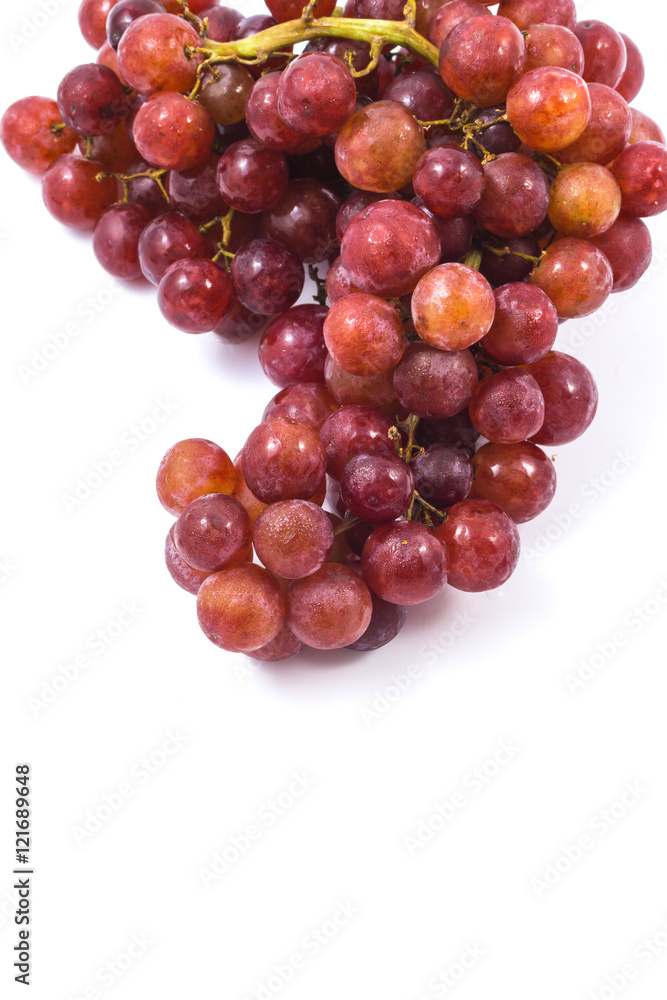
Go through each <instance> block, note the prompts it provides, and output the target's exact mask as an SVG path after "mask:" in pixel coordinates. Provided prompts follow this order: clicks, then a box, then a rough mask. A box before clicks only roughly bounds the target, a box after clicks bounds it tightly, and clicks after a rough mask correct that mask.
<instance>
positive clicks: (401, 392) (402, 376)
mask: <svg viewBox="0 0 667 1000" xmlns="http://www.w3.org/2000/svg"><path fill="white" fill-rule="evenodd" d="M477 382H478V376H477V365H476V364H475V359H474V357H473V355H472V353H471V351H469V350H464V351H439V350H437V349H436V348H435V347H431V346H430V345H429V344H423V343H419V342H418V341H415V343H413V344H410V346H409V347H408V349H407V351H406V352H405V354H404V355H403V359H402V360H401V362H400V364H399V365H397V367H396V369H395V371H394V388H395V389H396V393H397V395H398V398H399V400H400V401H401V403H402V404H403V405H404V406H405V408H406V409H407V410H408V411H409V412H410V413H414V414H416V415H417V416H418V417H427V418H429V419H434V418H435V419H442V418H443V417H452V416H453V415H454V414H455V413H459V412H460V411H461V410H462V409H463V407H464V406H467V405H468V403H469V402H470V400H471V399H472V397H473V395H474V394H475V390H476V389H477Z"/></svg>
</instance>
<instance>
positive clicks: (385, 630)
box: [346, 592, 408, 653]
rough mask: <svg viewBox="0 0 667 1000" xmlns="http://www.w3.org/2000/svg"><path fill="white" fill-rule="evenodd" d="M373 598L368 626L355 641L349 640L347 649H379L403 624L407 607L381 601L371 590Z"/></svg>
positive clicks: (395, 634) (394, 636)
mask: <svg viewBox="0 0 667 1000" xmlns="http://www.w3.org/2000/svg"><path fill="white" fill-rule="evenodd" d="M371 597H372V599H373V613H372V614H371V620H370V622H369V624H368V628H367V629H366V631H365V632H364V633H363V635H362V636H360V638H359V639H357V640H356V642H351V643H350V644H349V646H347V647H346V648H347V649H354V650H355V652H359V653H367V652H370V651H371V650H373V649H380V648H381V647H382V646H386V645H387V643H388V642H391V640H392V639H395V638H396V636H397V635H398V633H399V632H400V631H401V629H402V628H403V626H404V625H405V619H406V618H407V614H408V609H407V608H404V607H402V606H401V605H400V604H390V603H389V601H383V600H382V598H381V597H378V595H377V594H374V593H373V592H371Z"/></svg>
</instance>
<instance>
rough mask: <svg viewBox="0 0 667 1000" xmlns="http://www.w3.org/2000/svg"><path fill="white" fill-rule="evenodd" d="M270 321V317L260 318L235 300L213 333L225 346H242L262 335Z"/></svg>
mask: <svg viewBox="0 0 667 1000" xmlns="http://www.w3.org/2000/svg"><path fill="white" fill-rule="evenodd" d="M270 321H271V317H270V316H260V315H259V313H254V312H252V310H250V309H246V307H245V306H244V305H243V303H242V302H239V300H238V299H237V298H235V299H234V300H233V302H232V304H231V306H230V308H229V309H228V311H227V312H226V313H225V315H224V316H223V317H222V321H221V322H220V323H218V325H217V326H216V328H215V330H214V331H213V333H214V334H215V335H216V337H219V338H220V340H222V341H223V342H224V343H225V344H244V343H245V342H246V341H247V340H250V339H251V338H252V337H254V336H256V335H257V334H261V333H263V332H264V330H265V329H266V327H267V326H268V325H269V323H270Z"/></svg>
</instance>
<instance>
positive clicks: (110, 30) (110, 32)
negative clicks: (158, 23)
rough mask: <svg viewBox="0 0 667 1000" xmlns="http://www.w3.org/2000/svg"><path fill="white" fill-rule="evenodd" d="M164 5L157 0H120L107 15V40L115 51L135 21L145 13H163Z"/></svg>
mask: <svg viewBox="0 0 667 1000" xmlns="http://www.w3.org/2000/svg"><path fill="white" fill-rule="evenodd" d="M163 12H164V7H163V6H162V4H161V3H157V2H156V0H120V3H116V5H115V7H113V8H112V10H110V11H109V16H108V17H107V24H106V28H107V42H108V44H109V45H110V46H111V48H112V49H113V50H114V51H115V50H116V49H117V48H118V46H119V44H120V40H121V38H122V37H123V35H124V34H125V32H126V31H127V29H128V28H129V27H130V25H131V24H132V22H133V21H136V20H137V18H138V17H143V16H144V15H145V14H161V13H163Z"/></svg>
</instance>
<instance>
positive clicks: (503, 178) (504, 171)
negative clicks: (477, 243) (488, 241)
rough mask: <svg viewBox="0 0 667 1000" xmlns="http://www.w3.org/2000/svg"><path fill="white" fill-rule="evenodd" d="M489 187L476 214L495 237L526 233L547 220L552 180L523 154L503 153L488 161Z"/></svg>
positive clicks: (476, 218) (486, 165)
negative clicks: (550, 182)
mask: <svg viewBox="0 0 667 1000" xmlns="http://www.w3.org/2000/svg"><path fill="white" fill-rule="evenodd" d="M484 173H485V175H486V186H485V189H484V194H483V195H482V199H481V201H480V202H479V203H478V204H477V207H476V208H475V210H474V212H473V215H474V217H475V220H476V222H477V223H478V224H479V225H480V226H482V227H483V228H484V229H486V230H487V232H489V233H492V234H493V235H495V236H505V237H510V238H516V237H517V236H526V235H528V233H531V232H532V231H533V230H534V229H537V227H538V226H539V225H540V224H541V223H542V222H543V221H544V219H545V217H546V214H547V210H548V208H549V180H548V178H547V175H546V174H545V172H544V171H543V170H542V168H541V167H539V166H538V164H537V163H535V162H533V160H531V159H529V158H528V157H527V156H524V155H523V153H503V154H502V156H498V157H497V158H496V159H495V160H491V161H490V162H489V163H486V164H484Z"/></svg>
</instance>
